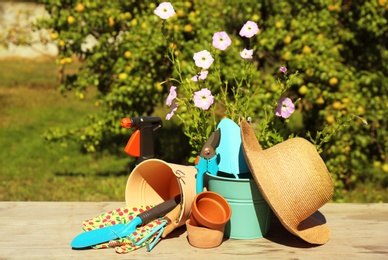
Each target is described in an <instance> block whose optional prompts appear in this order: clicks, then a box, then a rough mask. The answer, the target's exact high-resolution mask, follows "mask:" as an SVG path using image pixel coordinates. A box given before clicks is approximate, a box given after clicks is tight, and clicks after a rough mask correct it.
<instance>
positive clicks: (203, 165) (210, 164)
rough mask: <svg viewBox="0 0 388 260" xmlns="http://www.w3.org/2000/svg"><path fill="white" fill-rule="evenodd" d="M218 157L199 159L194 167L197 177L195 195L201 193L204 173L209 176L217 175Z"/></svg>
mask: <svg viewBox="0 0 388 260" xmlns="http://www.w3.org/2000/svg"><path fill="white" fill-rule="evenodd" d="M217 159H218V155H216V156H214V157H213V158H211V159H205V158H202V157H199V162H198V164H196V165H195V168H196V169H197V177H196V182H195V187H196V192H197V194H199V193H201V192H202V191H203V187H204V175H205V173H207V172H208V173H210V174H211V175H217V172H218V162H217Z"/></svg>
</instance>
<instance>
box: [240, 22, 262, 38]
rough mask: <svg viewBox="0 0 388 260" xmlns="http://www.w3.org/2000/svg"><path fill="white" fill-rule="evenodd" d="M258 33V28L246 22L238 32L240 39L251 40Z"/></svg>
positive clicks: (254, 24)
mask: <svg viewBox="0 0 388 260" xmlns="http://www.w3.org/2000/svg"><path fill="white" fill-rule="evenodd" d="M258 32H259V27H258V26H257V24H256V23H255V22H252V21H248V22H246V23H245V24H244V26H243V27H242V28H241V30H240V36H241V37H247V38H251V37H252V36H253V35H255V34H257V33H258Z"/></svg>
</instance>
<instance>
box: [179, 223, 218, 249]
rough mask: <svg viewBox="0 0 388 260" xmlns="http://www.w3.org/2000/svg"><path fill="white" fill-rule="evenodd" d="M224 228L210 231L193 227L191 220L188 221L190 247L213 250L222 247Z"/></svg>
mask: <svg viewBox="0 0 388 260" xmlns="http://www.w3.org/2000/svg"><path fill="white" fill-rule="evenodd" d="M224 227H225V226H222V227H221V228H219V229H210V228H206V227H198V226H193V225H192V224H191V219H189V220H187V221H186V229H187V237H188V240H189V243H190V245H192V246H194V247H198V248H213V247H217V246H219V245H221V243H222V239H223V237H224Z"/></svg>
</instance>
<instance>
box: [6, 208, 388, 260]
mask: <svg viewBox="0 0 388 260" xmlns="http://www.w3.org/2000/svg"><path fill="white" fill-rule="evenodd" d="M124 205H125V203H124V202H101V203H98V202H90V203H89V202H0V259H71V258H74V259H112V258H123V257H126V258H131V259H144V258H147V259H236V258H237V259H243V258H244V259H257V258H260V259H262V258H265V259H278V258H281V259H312V258H314V259H316V258H319V259H337V258H340V259H348V258H356V259H388V204H335V203H329V204H327V205H325V206H324V207H322V209H321V210H320V212H321V213H322V214H323V215H324V216H325V218H326V221H327V223H328V225H329V226H330V228H331V230H332V237H331V240H330V241H329V242H328V243H327V244H325V245H322V246H312V245H310V244H307V243H305V242H303V241H302V240H301V239H299V238H297V237H294V236H292V235H291V234H289V233H288V232H287V231H286V230H285V229H284V228H283V227H282V226H281V225H280V224H279V223H278V222H276V221H275V222H274V223H273V225H272V226H271V230H270V232H269V234H268V235H267V237H266V238H262V239H254V240H235V239H228V240H225V241H224V242H223V243H222V244H221V246H219V247H217V248H213V249H198V248H195V247H192V246H191V245H190V244H189V243H188V241H187V234H186V230H185V228H184V227H182V228H179V229H177V230H175V231H174V232H173V233H172V234H171V235H170V236H169V237H168V238H166V239H163V240H162V241H161V242H160V243H159V244H158V245H157V246H156V247H155V248H154V249H153V250H152V251H151V252H146V250H145V248H142V249H139V250H137V251H134V252H131V253H129V254H127V256H123V255H119V254H116V253H115V252H114V250H113V249H104V250H72V249H71V248H70V242H71V240H72V239H73V238H74V237H75V236H76V235H77V234H79V233H80V232H82V230H81V223H82V221H83V220H85V219H89V218H92V217H95V216H97V215H99V214H101V213H104V212H107V211H110V210H113V209H116V208H118V207H122V206H124Z"/></svg>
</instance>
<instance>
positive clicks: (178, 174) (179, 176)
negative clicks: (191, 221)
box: [175, 170, 186, 223]
mask: <svg viewBox="0 0 388 260" xmlns="http://www.w3.org/2000/svg"><path fill="white" fill-rule="evenodd" d="M185 175H186V174H185V173H184V172H183V171H181V170H176V171H175V177H176V178H177V181H178V186H179V192H180V196H181V201H180V203H179V205H180V208H181V211H180V213H179V217H178V218H177V219H176V220H175V222H176V223H179V219H180V218H181V217H182V214H183V188H182V185H186V183H185V181H184V179H183V178H184V177H185ZM182 183H183V184H182Z"/></svg>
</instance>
